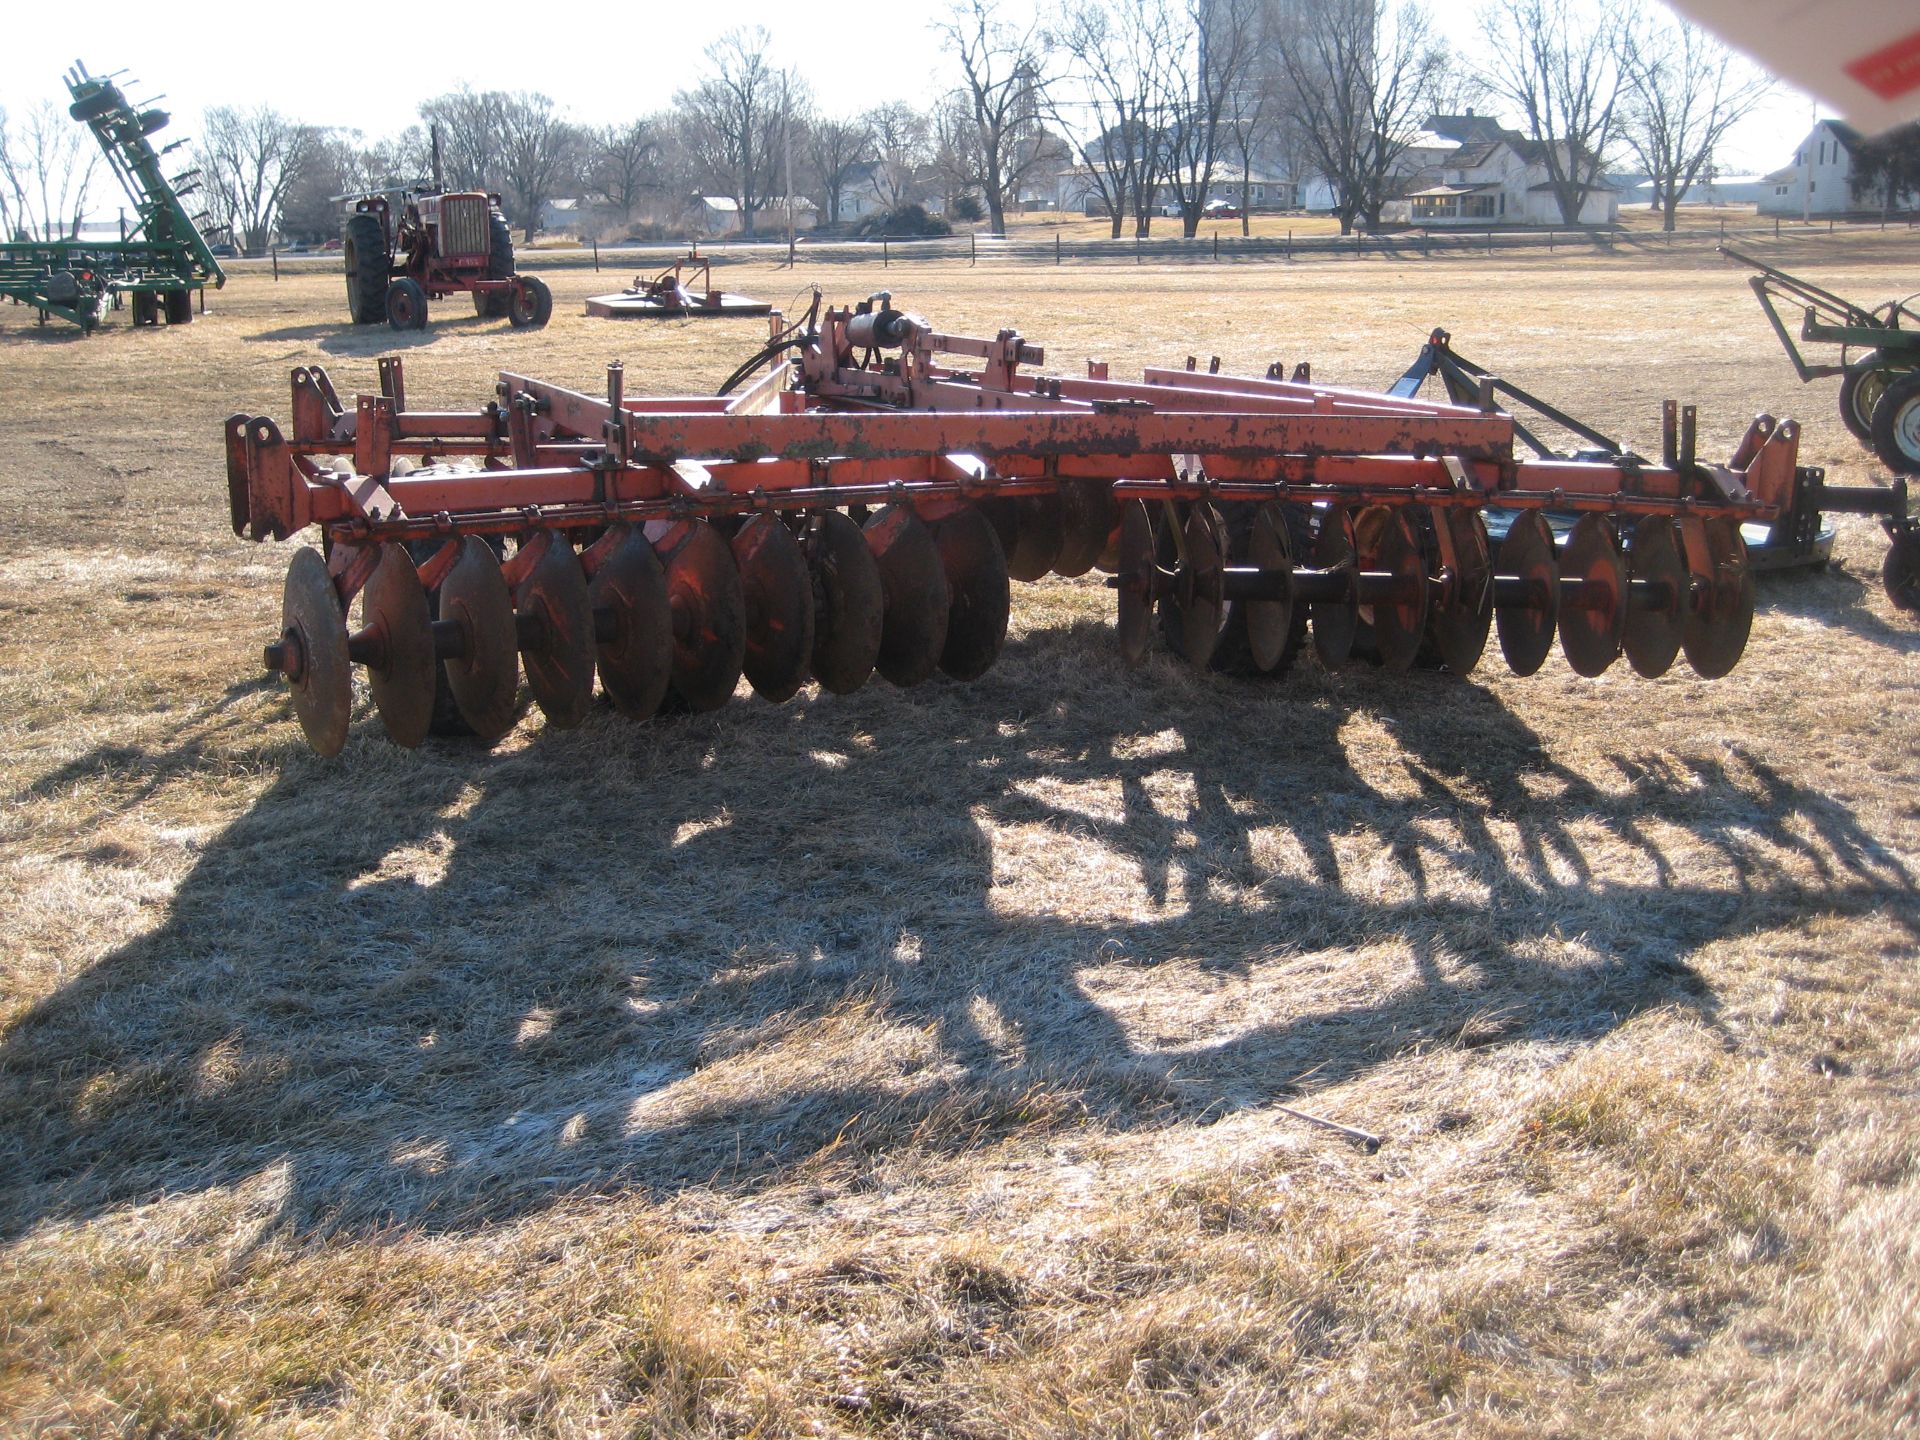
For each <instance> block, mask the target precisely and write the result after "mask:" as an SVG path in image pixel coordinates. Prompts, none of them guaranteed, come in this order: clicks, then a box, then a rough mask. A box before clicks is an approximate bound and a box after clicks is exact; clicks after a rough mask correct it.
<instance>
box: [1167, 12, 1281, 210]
mask: <svg viewBox="0 0 1920 1440" xmlns="http://www.w3.org/2000/svg"><path fill="white" fill-rule="evenodd" d="M1262 8H1263V7H1262V5H1261V3H1260V0H1186V3H1185V8H1184V10H1182V11H1180V12H1177V13H1176V21H1175V26H1176V28H1175V29H1174V30H1173V32H1172V34H1171V35H1170V37H1169V39H1170V43H1169V44H1168V46H1167V47H1166V50H1165V51H1164V52H1163V54H1162V56H1161V61H1162V63H1161V65H1160V68H1159V75H1160V86H1159V90H1160V95H1161V106H1160V110H1161V114H1160V116H1159V120H1160V124H1159V127H1158V128H1159V131H1160V133H1161V135H1162V136H1163V137H1164V139H1163V143H1162V145H1161V147H1160V154H1161V159H1162V164H1163V179H1164V182H1165V184H1166V187H1167V189H1168V191H1169V192H1170V193H1171V194H1172V196H1173V199H1174V203H1175V204H1177V205H1178V206H1179V207H1180V225H1181V233H1182V234H1184V235H1186V236H1187V237H1188V238H1189V239H1191V238H1192V237H1193V236H1194V235H1196V234H1198V233H1199V230H1200V216H1201V213H1202V211H1203V210H1204V209H1205V208H1206V204H1207V201H1208V199H1209V198H1210V196H1211V194H1212V191H1213V181H1214V175H1215V173H1216V172H1217V171H1218V169H1219V165H1220V161H1221V158H1222V156H1223V155H1224V154H1225V153H1226V151H1227V149H1228V145H1229V134H1228V130H1227V124H1226V119H1227V113H1228V108H1229V106H1230V105H1231V103H1232V97H1233V94H1234V92H1235V91H1236V90H1237V89H1238V88H1239V87H1240V86H1241V85H1242V84H1243V83H1244V82H1245V80H1246V79H1247V76H1248V74H1249V71H1250V68H1251V65H1252V62H1253V57H1254V51H1255V46H1256V43H1257V38H1258V35H1259V24H1260V12H1261V10H1262Z"/></svg>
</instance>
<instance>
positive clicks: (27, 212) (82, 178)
mask: <svg viewBox="0 0 1920 1440" xmlns="http://www.w3.org/2000/svg"><path fill="white" fill-rule="evenodd" d="M99 165H100V151H99V149H98V147H96V146H95V145H94V144H93V137H92V136H91V135H90V134H89V133H88V132H87V130H86V129H85V128H84V127H82V126H77V125H75V124H74V123H73V121H72V120H71V119H69V118H68V116H67V113H66V110H65V108H64V107H62V106H59V105H56V104H54V103H53V102H52V101H51V100H43V101H41V102H40V103H39V104H38V105H36V106H34V107H33V108H32V109H31V110H29V111H28V112H27V114H26V118H25V120H23V121H22V122H21V124H20V127H19V130H18V133H8V131H7V130H6V129H5V128H0V180H4V182H5V185H6V188H7V190H8V191H9V192H10V193H11V196H12V199H11V201H10V203H9V204H7V205H6V206H5V208H4V210H0V214H7V215H8V219H9V225H10V233H18V234H21V235H23V236H24V237H26V238H28V239H34V240H55V239H59V238H60V237H62V236H67V237H71V236H74V235H78V234H79V233H80V221H81V218H82V216H83V215H84V214H85V212H86V208H87V192H88V191H89V190H90V189H91V188H92V185H93V179H94V176H95V174H96V173H97V171H98V169H99Z"/></svg>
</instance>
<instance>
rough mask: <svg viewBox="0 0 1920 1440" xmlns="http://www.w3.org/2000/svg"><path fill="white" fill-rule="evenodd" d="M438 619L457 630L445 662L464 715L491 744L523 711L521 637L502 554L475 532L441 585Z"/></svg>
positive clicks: (511, 725)
mask: <svg viewBox="0 0 1920 1440" xmlns="http://www.w3.org/2000/svg"><path fill="white" fill-rule="evenodd" d="M439 600H440V618H441V620H442V621H451V622H452V623H453V624H454V625H455V626H456V627H457V629H458V639H457V641H456V642H455V647H454V648H455V650H456V652H457V653H456V654H454V655H452V656H449V657H448V658H447V659H446V660H444V661H442V662H441V667H442V669H443V671H444V673H445V674H446V677H447V688H448V689H450V690H452V691H453V703H454V704H455V705H456V706H457V707H458V708H459V711H460V718H461V719H463V720H465V721H466V722H467V724H468V725H469V726H471V727H472V728H473V733H474V734H475V735H477V736H478V737H479V738H480V739H481V740H482V741H484V742H486V743H487V744H489V745H491V744H492V743H493V742H494V741H496V740H498V739H499V738H500V737H501V736H502V735H505V734H506V733H507V731H509V730H511V729H512V728H513V722H514V721H515V720H516V719H518V718H519V714H520V639H519V631H518V627H517V626H516V625H515V623H514V618H513V597H512V596H511V595H510V594H508V593H507V581H506V577H505V576H503V575H502V574H501V573H500V561H499V558H498V557H497V556H496V555H495V554H494V553H493V549H492V547H491V546H489V545H488V544H487V542H486V541H484V540H482V539H481V538H480V537H479V536H477V535H469V536H467V537H466V538H465V539H464V540H462V541H461V542H460V558H459V559H457V560H455V561H454V562H453V569H451V570H450V571H448V572H447V578H446V579H445V580H443V581H441V583H440V591H439Z"/></svg>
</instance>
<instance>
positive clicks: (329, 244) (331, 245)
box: [320, 235, 343, 250]
mask: <svg viewBox="0 0 1920 1440" xmlns="http://www.w3.org/2000/svg"><path fill="white" fill-rule="evenodd" d="M342 243H343V242H342V241H341V239H340V237H339V236H338V235H336V236H334V237H333V239H331V240H328V241H326V242H324V243H323V244H322V245H321V246H320V248H321V249H322V250H338V249H339V248H340V246H341V244H342Z"/></svg>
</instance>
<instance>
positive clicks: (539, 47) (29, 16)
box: [0, 0, 1812, 174]
mask: <svg viewBox="0 0 1920 1440" xmlns="http://www.w3.org/2000/svg"><path fill="white" fill-rule="evenodd" d="M1005 3H1006V4H1007V6H1008V8H1009V11H1010V13H1020V12H1024V13H1028V14H1031V13H1032V10H1033V7H1034V4H1035V3H1036V0H1005ZM12 8H13V11H14V13H13V14H12V15H10V16H9V17H8V18H7V19H6V20H5V21H4V27H5V34H6V37H7V43H6V45H5V46H4V47H0V106H4V107H5V108H6V109H8V110H9V111H12V112H14V113H16V114H17V113H19V112H22V111H24V110H26V109H28V108H30V107H31V106H32V105H34V104H35V103H36V102H38V101H40V100H42V99H58V100H59V101H60V102H61V103H62V104H64V103H65V102H66V100H67V92H66V89H65V87H64V85H63V84H62V81H61V76H62V75H63V74H64V72H65V71H66V69H67V67H68V66H69V65H71V64H72V63H73V61H74V60H75V59H76V58H78V59H80V60H82V61H84V62H85V63H86V64H87V66H88V67H89V68H90V69H92V70H93V71H94V72H95V73H103V72H107V71H112V70H116V69H125V70H127V71H128V72H129V73H128V75H127V76H124V77H123V78H122V84H123V85H126V86H127V88H128V90H129V96H130V98H131V99H133V100H134V101H135V103H139V102H140V101H142V100H144V99H146V98H148V97H150V96H152V95H155V94H158V93H163V92H164V94H165V95H166V97H167V98H166V100H165V101H164V102H163V103H164V104H165V106H166V107H167V108H168V109H170V110H172V112H173V115H174V126H173V128H172V129H170V130H169V131H167V132H166V134H165V136H164V138H165V139H169V140H172V139H178V138H181V137H182V136H190V135H192V134H193V133H195V131H196V130H197V127H198V121H199V114H200V112H201V111H202V110H204V109H206V108H207V107H209V106H213V105H238V106H252V105H258V104H270V105H272V106H274V107H275V108H276V109H279V110H281V111H282V112H284V113H286V114H288V115H290V116H293V117H294V118H296V119H299V120H302V121H305V122H308V123H310V124H316V125H328V126H342V127H348V128H355V129H359V130H362V131H364V132H366V134H367V136H368V138H369V139H371V138H374V137H376V136H379V135H385V134H392V133H395V132H397V131H399V130H401V129H403V128H405V127H406V126H407V125H408V124H411V123H413V122H414V121H415V120H416V119H417V116H416V115H415V111H414V107H415V105H416V104H417V102H418V101H419V100H421V99H424V98H427V97H429V96H433V95H439V94H443V93H445V92H446V91H448V90H452V89H455V88H457V87H458V86H459V85H460V84H462V83H463V82H464V83H466V84H468V85H471V86H472V87H473V88H474V89H476V90H537V91H540V92H542V93H544V94H546V95H549V96H551V97H552V98H553V99H554V101H555V102H556V103H557V104H558V105H559V106H560V107H561V108H562V110H563V111H564V112H565V113H566V114H567V116H568V117H569V118H570V119H573V120H576V121H579V122H581V123H584V124H590V125H600V124H607V123H610V122H613V121H620V120H629V119H633V118H635V117H637V116H640V115H644V114H649V113H651V112H654V111H657V110H661V109H664V108H665V107H666V106H667V105H668V104H669V103H670V102H671V100H672V98H673V93H674V91H675V90H678V89H682V88H684V87H686V86H687V85H689V84H691V83H693V82H694V81H696V80H697V79H698V78H699V76H700V75H701V74H702V73H703V70H704V67H705V63H706V62H705V57H704V55H703V53H702V52H703V51H704V49H705V48H706V45H707V44H708V43H709V42H710V41H711V40H712V39H713V38H714V37H715V36H716V35H717V34H718V33H719V30H718V29H715V30H709V31H702V30H699V29H697V28H696V26H695V23H694V22H695V21H696V20H697V18H698V13H699V12H698V11H696V10H694V9H690V8H689V7H686V6H684V5H680V6H673V7H662V8H661V9H660V10H655V9H654V7H653V6H652V5H650V4H647V3H644V0H643V3H641V4H638V5H617V4H607V5H592V4H590V5H588V6H585V7H581V6H571V7H569V8H567V9H566V10H564V11H561V10H557V9H556V10H552V11H547V12H544V13H543V10H542V8H541V7H538V6H530V5H526V4H513V5H507V4H498V3H493V0H463V3H460V4H458V5H453V4H450V5H447V6H446V7H445V8H444V11H443V12H442V13H443V14H444V16H445V17H446V18H445V19H444V20H440V21H429V22H425V23H423V24H422V26H421V27H420V31H421V33H419V34H415V35H409V34H408V33H406V30H405V27H404V25H399V26H394V27H393V28H391V29H389V28H385V26H384V22H386V21H387V20H388V19H389V18H390V17H395V18H397V17H400V16H403V15H405V14H408V13H413V14H418V15H421V16H423V17H424V16H432V15H433V14H434V13H435V12H434V8H433V7H432V6H431V5H429V6H424V7H422V6H419V5H414V6H395V5H379V4H363V5H343V4H338V3H327V4H300V3H295V4H291V5H287V4H267V5H239V4H232V3H228V4H224V5H218V6H214V7H211V8H205V9H192V8H189V9H184V10H181V11H179V15H180V23H179V24H178V25H175V26H171V27H170V26H169V25H168V24H167V23H166V15H167V12H166V10H165V9H164V8H159V9H156V8H155V7H154V6H152V5H151V4H150V3H149V4H143V5H134V4H130V3H125V0H97V3H94V4H91V5H88V6H86V7H85V8H84V10H83V11H69V10H67V9H65V7H63V6H58V5H51V4H46V3H34V4H22V5H16V6H14V7H12ZM942 8H943V7H942V6H941V4H940V3H939V0H932V3H919V4H916V3H910V0H909V3H899V0H896V3H891V4H873V3H870V0H869V3H857V4H837V3H833V0H829V3H827V4H825V5H820V4H805V3H799V0H779V3H776V0H730V3H728V4H727V5H725V6H724V7H722V6H716V7H715V9H714V11H713V12H710V13H712V14H713V15H714V16H715V24H716V25H718V26H721V27H722V28H725V27H730V26H734V25H739V26H748V27H750V26H753V25H761V26H764V27H765V28H766V30H767V31H768V33H769V34H770V35H771V36H772V37H773V43H772V46H771V53H772V56H773V59H774V60H775V61H776V63H779V64H783V65H791V66H793V67H795V68H797V69H798V70H799V71H800V72H801V74H803V75H804V76H805V77H806V78H807V80H808V82H809V84H810V85H811V86H812V87H813V92H814V95H815V98H816V101H817V102H818V104H819V105H820V108H821V109H822V110H823V111H825V112H826V113H828V114H851V113H853V112H856V111H859V110H864V109H867V108H869V107H870V106H873V105H877V104H880V103H882V102H884V101H888V100H896V99H901V100H907V101H909V102H911V103H913V104H915V105H921V106H924V105H927V104H929V103H931V102H932V101H933V100H934V99H935V98H936V97H937V96H938V95H939V94H940V93H941V92H942V91H944V90H945V89H947V88H948V87H949V86H950V85H951V84H952V83H953V81H954V79H955V78H957V76H955V75H954V74H952V73H951V69H952V67H951V66H950V63H949V62H948V60H947V58H946V57H945V56H944V55H943V53H942V51H941V47H940V44H939V42H938V39H937V37H936V36H935V35H934V33H933V31H932V29H931V27H930V24H929V21H930V19H931V18H932V17H933V16H935V15H937V14H939V13H940V12H941V10H942ZM1433 10H1434V18H1435V21H1436V23H1437V24H1438V25H1439V26H1440V28H1441V29H1442V31H1443V32H1444V33H1445V34H1446V35H1447V36H1448V38H1449V39H1450V40H1451V41H1452V42H1453V43H1454V45H1455V47H1456V49H1459V50H1463V51H1464V50H1468V49H1470V48H1472V47H1473V46H1475V45H1476V44H1477V33H1478V32H1477V30H1476V27H1475V24H1474V21H1473V18H1472V13H1471V12H1472V4H1471V0H1466V3H1462V0H1435V3H1434V4H1433ZM549 14H550V15H552V17H553V18H552V19H551V20H549V19H548V18H547V16H548V15H549ZM80 16H84V18H76V17H80ZM429 29H431V30H432V31H433V32H434V33H435V34H436V35H437V36H438V37H439V38H436V39H432V40H429V39H427V38H425V33H426V32H427V31H428V30H429ZM136 37H137V43H135V41H136ZM134 82H137V83H134ZM1811 118H1812V110H1811V107H1810V104H1809V102H1808V100H1807V99H1806V97H1805V96H1803V95H1800V94H1799V93H1798V92H1795V91H1791V90H1787V89H1785V88H1784V87H1783V88H1782V89H1781V91H1780V93H1779V95H1778V97H1777V98H1776V99H1775V100H1774V101H1773V102H1772V103H1771V104H1769V105H1768V106H1766V107H1764V108H1763V110H1762V111H1761V113H1760V114H1758V115H1756V116H1755V117H1753V118H1752V119H1751V120H1749V121H1748V122H1747V123H1746V124H1745V125H1744V126H1742V127H1741V128H1740V129H1739V130H1738V131H1736V132H1735V134H1734V135H1733V137H1732V143H1731V144H1729V145H1728V146H1727V147H1726V149H1725V151H1724V152H1723V157H1722V165H1721V168H1722V173H1726V174H1731V173H1737V172H1741V171H1757V172H1764V171H1767V170H1772V169H1777V168H1779V167H1780V166H1782V165H1785V164H1786V163H1787V162H1788V160H1789V159H1790V158H1791V151H1792V147H1793V145H1794V143H1795V142H1796V141H1798V140H1799V139H1800V137H1801V136H1802V135H1804V134H1805V133H1806V130H1807V128H1808V126H1809V124H1810V122H1811Z"/></svg>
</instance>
